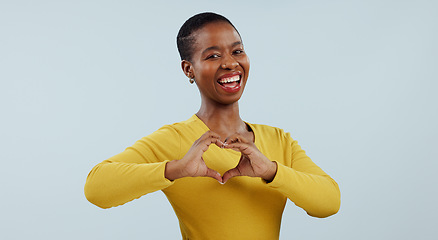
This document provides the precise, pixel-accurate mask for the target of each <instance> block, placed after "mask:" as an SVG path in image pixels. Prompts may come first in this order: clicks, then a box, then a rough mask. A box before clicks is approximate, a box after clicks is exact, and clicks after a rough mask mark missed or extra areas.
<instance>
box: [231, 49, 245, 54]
mask: <svg viewBox="0 0 438 240" xmlns="http://www.w3.org/2000/svg"><path fill="white" fill-rule="evenodd" d="M242 53H244V51H243V50H242V49H238V50H234V52H233V54H242Z"/></svg>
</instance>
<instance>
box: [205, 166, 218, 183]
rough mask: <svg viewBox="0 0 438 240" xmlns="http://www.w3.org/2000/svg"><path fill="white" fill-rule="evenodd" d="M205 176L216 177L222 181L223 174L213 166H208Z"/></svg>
mask: <svg viewBox="0 0 438 240" xmlns="http://www.w3.org/2000/svg"><path fill="white" fill-rule="evenodd" d="M205 177H212V178H214V179H216V180H217V181H218V182H220V183H222V176H221V174H220V173H218V172H216V171H215V170H213V169H211V168H207V172H206V173H205Z"/></svg>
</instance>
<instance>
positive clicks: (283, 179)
mask: <svg viewBox="0 0 438 240" xmlns="http://www.w3.org/2000/svg"><path fill="white" fill-rule="evenodd" d="M277 164H278V168H277V174H276V176H275V178H274V180H273V181H272V182H271V183H269V184H268V185H269V186H270V187H272V188H275V189H277V190H278V191H280V192H281V193H283V194H284V195H285V196H286V197H287V198H289V199H290V200H291V201H292V202H294V203H295V204H296V205H297V206H299V207H301V208H303V209H304V210H305V211H306V212H307V213H308V214H309V215H311V216H314V217H328V216H331V215H333V214H335V213H337V212H338V210H339V208H340V191H339V187H338V184H337V183H336V182H335V181H334V180H333V179H332V178H331V177H330V176H328V175H317V174H311V173H305V172H300V171H297V170H295V169H292V168H290V167H287V166H284V165H282V164H280V163H277Z"/></svg>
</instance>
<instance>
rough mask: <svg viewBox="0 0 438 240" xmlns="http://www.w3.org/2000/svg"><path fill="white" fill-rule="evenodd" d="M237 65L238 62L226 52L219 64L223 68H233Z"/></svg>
mask: <svg viewBox="0 0 438 240" xmlns="http://www.w3.org/2000/svg"><path fill="white" fill-rule="evenodd" d="M237 66H239V62H237V61H236V59H234V57H233V56H230V55H229V54H226V56H224V58H223V61H222V65H221V67H222V68H223V69H234V68H236V67H237Z"/></svg>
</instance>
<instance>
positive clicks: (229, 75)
mask: <svg viewBox="0 0 438 240" xmlns="http://www.w3.org/2000/svg"><path fill="white" fill-rule="evenodd" d="M236 75H242V73H241V72H233V73H227V74H224V75H222V76H220V77H219V79H218V80H220V79H222V78H230V77H234V76H236ZM241 77H242V76H241Z"/></svg>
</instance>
